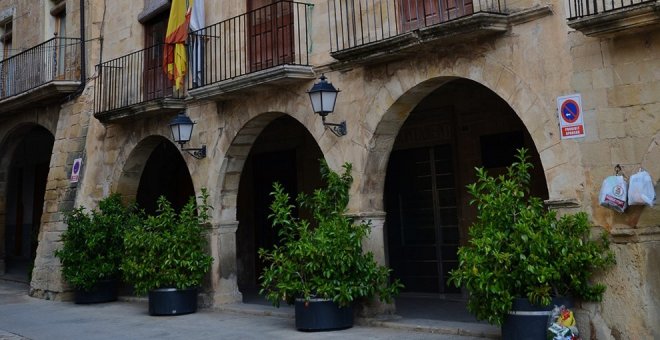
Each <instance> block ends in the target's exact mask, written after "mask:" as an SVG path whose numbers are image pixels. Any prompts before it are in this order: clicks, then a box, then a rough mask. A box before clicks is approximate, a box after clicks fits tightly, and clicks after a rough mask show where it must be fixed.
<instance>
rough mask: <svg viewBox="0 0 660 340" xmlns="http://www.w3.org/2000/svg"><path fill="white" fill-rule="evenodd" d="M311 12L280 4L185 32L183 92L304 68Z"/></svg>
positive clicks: (296, 5)
mask: <svg viewBox="0 0 660 340" xmlns="http://www.w3.org/2000/svg"><path fill="white" fill-rule="evenodd" d="M311 8H312V5H310V4H305V3H298V2H292V1H280V2H276V3H273V4H271V5H267V6H264V7H261V8H258V9H255V10H252V11H249V12H247V13H244V14H242V15H239V16H236V17H233V18H230V19H227V20H225V21H221V22H219V23H216V24H214V25H211V26H207V27H204V28H203V29H200V30H198V31H194V32H191V33H190V34H189V36H188V41H189V48H190V53H189V56H190V61H189V65H190V76H189V77H188V79H189V82H190V83H189V88H190V89H195V88H198V87H202V86H206V85H210V84H214V83H218V82H221V81H224V80H228V79H232V78H235V77H239V76H243V75H247V74H250V73H254V72H257V71H262V70H267V69H269V68H273V67H276V66H280V65H303V66H308V65H309V48H310V42H309V41H310V37H309V33H310V28H311V23H310V19H311Z"/></svg>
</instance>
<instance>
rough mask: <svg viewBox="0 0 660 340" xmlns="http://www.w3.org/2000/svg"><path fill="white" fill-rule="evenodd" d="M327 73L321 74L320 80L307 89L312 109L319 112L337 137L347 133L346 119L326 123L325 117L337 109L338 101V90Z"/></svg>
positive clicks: (326, 125)
mask: <svg viewBox="0 0 660 340" xmlns="http://www.w3.org/2000/svg"><path fill="white" fill-rule="evenodd" d="M326 79H327V78H326V77H325V75H321V77H320V78H319V82H318V83H316V84H314V86H312V88H311V89H310V90H309V91H307V94H309V100H310V101H311V102H312V109H313V110H314V112H315V113H318V114H319V116H321V119H322V120H323V125H324V126H325V127H330V131H332V133H334V134H335V135H336V136H337V137H341V136H344V135H346V121H343V122H341V123H339V124H334V123H326V121H325V117H326V116H327V115H328V114H330V113H332V112H333V111H334V110H335V102H336V101H337V94H338V93H339V90H337V89H336V88H335V87H334V86H333V85H332V84H331V83H329V82H328V81H327V80H326Z"/></svg>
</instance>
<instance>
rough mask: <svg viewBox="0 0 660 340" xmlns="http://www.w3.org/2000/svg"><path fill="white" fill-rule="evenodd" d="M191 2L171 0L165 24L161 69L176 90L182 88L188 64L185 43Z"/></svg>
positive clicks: (190, 0)
mask: <svg viewBox="0 0 660 340" xmlns="http://www.w3.org/2000/svg"><path fill="white" fill-rule="evenodd" d="M192 1H193V0H173V1H172V7H171V8H170V19H169V20H168V22H167V33H166V34H165V53H164V55H163V69H164V71H165V73H166V74H167V77H168V78H169V79H170V80H171V81H173V82H174V88H175V89H176V90H179V89H180V88H181V87H183V76H184V75H185V74H186V67H187V64H188V57H187V55H186V47H185V42H186V38H187V37H188V24H189V23H190V10H191V9H192Z"/></svg>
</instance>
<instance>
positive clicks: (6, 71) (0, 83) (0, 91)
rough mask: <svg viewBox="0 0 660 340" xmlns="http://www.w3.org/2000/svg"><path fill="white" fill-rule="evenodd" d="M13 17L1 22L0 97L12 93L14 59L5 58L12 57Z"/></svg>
mask: <svg viewBox="0 0 660 340" xmlns="http://www.w3.org/2000/svg"><path fill="white" fill-rule="evenodd" d="M12 20H13V18H12V17H9V18H7V19H5V20H4V21H2V22H0V60H2V66H1V68H0V98H6V97H9V96H11V95H12V88H13V86H12V81H13V79H14V72H15V71H14V67H13V65H12V64H13V62H12V61H7V60H5V59H7V58H9V57H11V56H12V55H13V54H14V53H13V49H12Z"/></svg>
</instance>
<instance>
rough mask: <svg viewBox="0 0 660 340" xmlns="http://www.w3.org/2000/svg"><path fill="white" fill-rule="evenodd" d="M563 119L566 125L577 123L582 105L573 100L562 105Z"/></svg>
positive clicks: (568, 100)
mask: <svg viewBox="0 0 660 340" xmlns="http://www.w3.org/2000/svg"><path fill="white" fill-rule="evenodd" d="M560 111H561V117H562V119H563V120H564V121H565V122H566V123H575V122H576V121H577V120H578V118H580V105H578V103H577V102H576V101H575V100H573V99H567V100H565V101H564V102H563V103H562V104H561V108H560Z"/></svg>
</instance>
